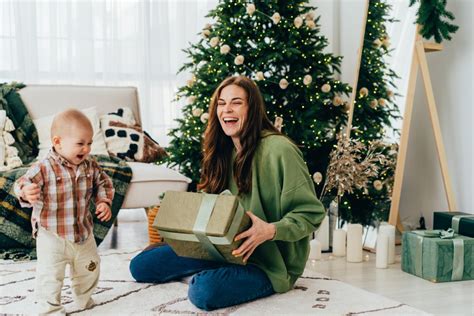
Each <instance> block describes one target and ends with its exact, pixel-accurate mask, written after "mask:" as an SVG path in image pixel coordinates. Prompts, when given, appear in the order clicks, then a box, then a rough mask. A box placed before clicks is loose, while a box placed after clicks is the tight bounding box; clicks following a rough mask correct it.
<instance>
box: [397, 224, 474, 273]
mask: <svg viewBox="0 0 474 316" xmlns="http://www.w3.org/2000/svg"><path fill="white" fill-rule="evenodd" d="M450 233H451V234H450V235H449V234H448V233H447V232H445V231H441V230H432V231H413V232H404V233H403V237H402V270H403V271H405V272H407V273H410V274H414V275H416V276H419V277H421V278H423V279H426V280H429V281H431V282H449V281H461V280H473V279H474V238H471V237H467V236H462V235H457V234H454V233H453V232H452V230H451V232H450ZM446 235H449V236H446Z"/></svg>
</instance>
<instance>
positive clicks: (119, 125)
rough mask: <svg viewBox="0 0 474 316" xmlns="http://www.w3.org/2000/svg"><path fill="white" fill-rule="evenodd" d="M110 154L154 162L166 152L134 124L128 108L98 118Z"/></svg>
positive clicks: (122, 157) (165, 154)
mask: <svg viewBox="0 0 474 316" xmlns="http://www.w3.org/2000/svg"><path fill="white" fill-rule="evenodd" d="M100 121H101V129H102V131H103V132H104V136H105V144H106V145H107V150H108V152H109V154H110V155H114V156H117V157H119V158H121V159H125V160H129V161H139V162H156V161H157V160H160V159H162V158H164V157H166V156H167V155H168V154H167V153H166V151H165V150H164V149H163V148H162V147H161V146H160V145H159V144H158V143H157V142H156V141H154V140H153V139H152V138H151V137H150V135H148V134H147V133H146V132H145V131H143V130H142V128H141V127H140V125H139V124H136V122H135V119H134V118H133V112H132V110H131V109H129V108H120V109H118V110H117V112H113V113H109V114H106V115H103V116H102V117H101V119H100Z"/></svg>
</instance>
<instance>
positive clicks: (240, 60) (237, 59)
mask: <svg viewBox="0 0 474 316" xmlns="http://www.w3.org/2000/svg"><path fill="white" fill-rule="evenodd" d="M244 60H245V58H244V56H242V55H238V56H236V57H235V59H234V64H236V65H237V66H239V65H242V64H243V63H244Z"/></svg>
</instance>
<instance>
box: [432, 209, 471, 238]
mask: <svg viewBox="0 0 474 316" xmlns="http://www.w3.org/2000/svg"><path fill="white" fill-rule="evenodd" d="M448 228H452V229H454V232H455V233H457V234H460V235H464V236H469V237H474V214H468V213H462V212H434V214H433V229H448Z"/></svg>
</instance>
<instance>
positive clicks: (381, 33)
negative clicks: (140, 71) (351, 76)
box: [168, 0, 397, 224]
mask: <svg viewBox="0 0 474 316" xmlns="http://www.w3.org/2000/svg"><path fill="white" fill-rule="evenodd" d="M372 3H376V4H377V7H375V8H374V10H373V11H372V12H371V13H370V15H369V16H370V17H371V18H372V19H373V21H371V22H369V23H368V25H367V31H366V39H365V44H364V57H363V62H362V65H361V76H360V79H359V85H360V88H359V89H358V91H359V90H360V93H359V96H358V98H357V103H356V109H355V113H354V118H355V119H354V125H356V128H357V129H356V130H355V132H354V136H355V137H357V138H359V139H360V140H361V141H362V142H368V141H372V140H378V139H382V138H383V136H384V132H383V130H384V128H385V127H387V126H391V123H390V119H391V118H394V117H395V116H396V113H397V112H396V107H395V106H394V105H390V100H391V98H392V92H390V90H389V89H388V85H389V82H387V81H386V78H385V77H386V76H388V77H394V76H395V74H393V73H392V72H390V71H389V70H388V69H386V67H385V64H384V63H383V58H382V57H383V55H384V54H386V53H388V51H389V49H388V43H389V42H388V41H389V40H388V37H387V36H386V32H385V26H384V25H383V23H384V21H385V20H386V19H387V15H386V10H387V9H388V7H387V6H385V5H383V4H380V3H381V2H380V1H371V7H372V6H373V4H372ZM379 4H380V7H379ZM315 10H316V8H314V7H311V6H309V5H308V4H307V1H277V0H267V1H258V2H257V3H247V2H246V1H222V2H220V3H219V4H218V6H217V7H216V8H215V9H214V10H212V11H211V12H210V13H209V15H208V17H211V18H212V19H213V20H214V23H213V24H209V25H206V26H205V27H204V29H203V30H202V33H201V35H202V38H201V39H200V40H199V41H198V43H195V44H192V45H191V47H189V48H188V49H186V50H185V52H186V53H187V55H188V58H189V62H188V63H186V64H185V65H183V67H182V68H181V69H180V71H188V72H190V73H191V74H192V75H191V77H190V79H189V80H188V82H187V85H186V86H183V87H181V88H179V90H178V94H177V97H178V98H186V100H187V104H186V105H185V106H184V107H183V117H182V118H181V119H178V120H177V121H178V127H177V128H174V129H172V130H171V131H170V133H169V135H170V136H171V138H172V140H171V143H170V146H169V148H168V152H169V153H170V157H169V162H170V164H171V166H177V167H178V168H179V170H180V172H181V173H183V174H185V175H186V176H188V177H190V178H191V179H192V180H193V185H192V187H191V190H193V189H194V188H195V186H196V184H197V183H198V182H199V178H200V162H201V159H202V155H201V142H202V137H203V134H204V131H205V128H206V122H207V118H208V113H207V111H208V105H209V102H210V97H211V95H212V93H213V92H214V90H215V89H216V88H217V86H218V85H219V83H220V82H221V81H222V80H223V79H225V78H226V77H228V76H231V75H235V74H240V75H245V76H248V77H250V78H252V79H254V80H255V82H256V83H257V85H258V86H259V88H260V91H261V92H262V94H263V97H264V100H265V103H266V107H267V113H268V116H269V117H270V118H271V119H272V120H275V123H276V125H278V126H280V127H281V130H282V132H283V133H285V134H287V135H288V136H289V137H290V138H291V139H293V141H294V142H295V143H296V144H297V145H298V146H299V148H300V149H301V151H302V152H303V155H304V157H305V160H306V162H307V164H308V168H309V171H310V174H311V175H312V176H313V179H314V182H315V183H316V191H317V194H318V196H319V195H320V192H321V190H322V187H323V183H324V178H325V174H326V169H327V166H328V163H329V154H330V152H331V151H332V150H333V148H334V147H335V144H336V142H337V140H336V136H337V135H338V134H339V133H340V132H341V131H343V130H344V126H345V124H346V120H347V111H348V109H349V107H348V102H347V95H348V93H349V92H350V90H351V89H350V87H349V86H348V85H347V84H345V83H342V82H340V81H339V80H337V79H336V76H337V74H338V73H339V66H340V63H341V60H342V57H340V56H334V55H333V54H330V53H325V52H323V50H324V49H325V48H326V47H327V45H328V41H327V39H326V38H325V37H324V36H322V35H321V34H320V29H319V17H315V14H314V12H315ZM368 32H371V34H369V35H368V34H367V33H368ZM376 39H378V41H380V44H379V43H378V41H377V40H376ZM362 88H365V89H362ZM366 90H367V92H366ZM373 99H375V100H376V101H377V104H376V105H375V106H374V105H373V102H372V100H373ZM389 150H390V148H388V147H387V148H385V149H384V154H388V152H389ZM380 170H382V174H383V175H382V177H383V178H384V179H385V180H387V179H388V178H389V174H390V172H392V171H390V168H388V167H387V166H381V167H380ZM385 180H383V179H382V180H378V179H372V180H371V181H380V182H382V183H385V182H384V181H385ZM375 183H376V184H378V183H379V182H375ZM371 184H372V182H371ZM382 186H384V185H383V184H382ZM384 187H385V186H384ZM377 188H379V186H378V185H377ZM370 191H371V192H369V194H370V193H372V191H373V190H370ZM375 191H376V192H374V193H375V195H376V196H375V199H374V200H372V199H370V198H369V196H368V195H367V193H368V192H359V191H356V192H355V193H354V194H352V195H348V196H345V197H344V199H343V200H342V203H341V208H342V210H341V211H342V212H341V213H342V215H343V218H344V219H346V220H350V221H355V222H360V223H363V224H367V223H372V220H373V218H374V215H373V214H371V212H372V210H373V209H374V208H375V209H376V210H377V212H378V213H376V214H379V213H380V212H382V213H383V212H385V213H387V214H388V210H389V208H390V204H388V206H387V203H386V202H387V201H389V196H388V189H383V190H378V189H376V190H375ZM335 194H336V192H328V194H326V197H325V200H324V201H323V202H324V204H325V205H326V206H328V205H329V202H330V201H331V200H333V199H334V197H335ZM380 201H382V202H383V203H382V202H380ZM351 204H353V206H352V205H351ZM366 207H372V208H366ZM352 210H354V211H355V212H356V213H355V214H352V213H351V211H352ZM359 210H364V211H363V213H361V212H359ZM385 213H384V214H385ZM384 214H382V216H384Z"/></svg>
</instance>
